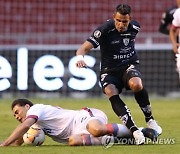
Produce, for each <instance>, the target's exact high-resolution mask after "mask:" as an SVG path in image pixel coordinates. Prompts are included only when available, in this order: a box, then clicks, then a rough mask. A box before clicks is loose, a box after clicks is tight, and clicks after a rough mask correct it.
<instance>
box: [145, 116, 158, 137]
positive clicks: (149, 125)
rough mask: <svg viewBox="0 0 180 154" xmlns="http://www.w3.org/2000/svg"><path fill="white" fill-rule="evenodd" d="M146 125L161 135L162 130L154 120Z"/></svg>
mask: <svg viewBox="0 0 180 154" xmlns="http://www.w3.org/2000/svg"><path fill="white" fill-rule="evenodd" d="M147 125H148V127H149V128H152V129H154V130H156V131H157V133H158V135H161V134H162V128H161V127H160V126H159V125H158V124H157V122H156V121H155V120H154V119H150V120H149V121H148V122H147Z"/></svg>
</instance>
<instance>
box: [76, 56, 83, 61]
mask: <svg viewBox="0 0 180 154" xmlns="http://www.w3.org/2000/svg"><path fill="white" fill-rule="evenodd" d="M76 59H77V61H80V60H84V57H83V55H77V56H76Z"/></svg>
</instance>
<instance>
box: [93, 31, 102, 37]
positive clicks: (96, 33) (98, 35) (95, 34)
mask: <svg viewBox="0 0 180 154" xmlns="http://www.w3.org/2000/svg"><path fill="white" fill-rule="evenodd" d="M100 36H101V32H100V31H99V30H96V31H95V32H94V37H96V38H99V37H100Z"/></svg>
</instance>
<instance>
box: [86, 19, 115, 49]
mask: <svg viewBox="0 0 180 154" xmlns="http://www.w3.org/2000/svg"><path fill="white" fill-rule="evenodd" d="M112 27H113V20H107V21H106V22H105V23H103V24H102V25H101V26H99V27H98V28H96V29H95V30H94V31H93V33H92V35H91V36H90V37H89V38H88V39H87V41H89V42H90V43H92V44H93V46H94V48H97V47H98V46H99V45H100V43H101V39H102V38H103V36H104V35H105V34H106V32H107V31H108V30H109V29H111V28H112Z"/></svg>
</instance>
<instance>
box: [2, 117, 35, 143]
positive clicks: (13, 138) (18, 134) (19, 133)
mask: <svg viewBox="0 0 180 154" xmlns="http://www.w3.org/2000/svg"><path fill="white" fill-rule="evenodd" d="M34 123H35V120H34V119H33V118H29V119H27V120H25V121H24V122H23V123H21V124H19V125H18V126H17V127H16V129H15V130H14V131H13V132H12V134H11V135H10V136H9V137H8V138H7V139H6V140H5V141H4V142H3V143H2V144H1V146H9V145H11V144H12V145H13V144H20V143H21V142H22V141H21V142H20V140H19V139H20V138H22V137H23V135H24V134H25V133H26V132H27V131H28V129H29V128H30V127H31V126H32V125H33V124H34ZM18 140H19V142H17V141H18Z"/></svg>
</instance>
